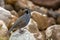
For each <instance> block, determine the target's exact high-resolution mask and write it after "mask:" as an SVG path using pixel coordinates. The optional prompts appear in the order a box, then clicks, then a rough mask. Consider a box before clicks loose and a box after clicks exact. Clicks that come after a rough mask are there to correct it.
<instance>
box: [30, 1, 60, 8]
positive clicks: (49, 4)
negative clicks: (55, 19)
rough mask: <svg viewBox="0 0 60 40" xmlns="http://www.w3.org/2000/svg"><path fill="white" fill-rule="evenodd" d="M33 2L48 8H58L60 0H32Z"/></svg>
mask: <svg viewBox="0 0 60 40" xmlns="http://www.w3.org/2000/svg"><path fill="white" fill-rule="evenodd" d="M31 1H32V2H33V3H35V4H37V5H40V6H44V7H47V8H54V9H56V8H58V5H59V3H60V0H31Z"/></svg>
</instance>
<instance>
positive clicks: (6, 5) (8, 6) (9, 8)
mask: <svg viewBox="0 0 60 40" xmlns="http://www.w3.org/2000/svg"><path fill="white" fill-rule="evenodd" d="M5 9H6V10H9V11H12V10H13V7H12V5H9V4H5Z"/></svg>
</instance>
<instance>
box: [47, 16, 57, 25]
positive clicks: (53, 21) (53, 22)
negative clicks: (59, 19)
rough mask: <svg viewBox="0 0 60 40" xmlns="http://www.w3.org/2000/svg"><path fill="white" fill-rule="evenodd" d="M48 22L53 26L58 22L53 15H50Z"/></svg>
mask: <svg viewBox="0 0 60 40" xmlns="http://www.w3.org/2000/svg"><path fill="white" fill-rule="evenodd" d="M48 24H49V26H51V25H55V24H56V21H55V19H54V18H52V17H50V18H49V17H48Z"/></svg>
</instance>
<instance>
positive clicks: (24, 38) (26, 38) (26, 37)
mask: <svg viewBox="0 0 60 40" xmlns="http://www.w3.org/2000/svg"><path fill="white" fill-rule="evenodd" d="M9 40H35V38H34V36H33V35H32V34H31V33H30V32H29V31H28V30H26V29H24V33H23V34H21V33H19V30H17V31H16V32H14V33H12V35H11V37H10V39H9Z"/></svg>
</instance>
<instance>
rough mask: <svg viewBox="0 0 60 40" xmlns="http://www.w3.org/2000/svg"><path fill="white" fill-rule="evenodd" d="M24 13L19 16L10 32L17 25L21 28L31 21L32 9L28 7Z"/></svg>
mask: <svg viewBox="0 0 60 40" xmlns="http://www.w3.org/2000/svg"><path fill="white" fill-rule="evenodd" d="M24 10H25V12H24V15H22V16H21V17H19V18H18V19H17V20H16V22H15V23H14V24H13V25H12V27H11V28H10V29H9V31H8V32H9V33H10V32H11V31H12V30H13V29H14V28H16V27H18V28H19V29H21V28H23V27H25V26H26V25H27V24H28V23H29V21H30V17H31V10H30V9H28V8H25V9H24Z"/></svg>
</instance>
